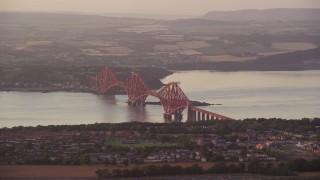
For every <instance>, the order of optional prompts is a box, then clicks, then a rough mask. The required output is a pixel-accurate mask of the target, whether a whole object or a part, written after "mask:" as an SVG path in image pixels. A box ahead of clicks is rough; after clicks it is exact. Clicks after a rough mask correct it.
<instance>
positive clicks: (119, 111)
mask: <svg viewBox="0 0 320 180" xmlns="http://www.w3.org/2000/svg"><path fill="white" fill-rule="evenodd" d="M162 81H163V82H164V83H168V82H171V81H177V82H180V86H181V88H182V89H183V91H184V92H185V93H186V94H187V96H188V97H189V99H191V100H198V101H205V102H209V103H214V104H222V105H215V106H206V107H202V108H203V109H206V110H209V111H212V112H215V113H218V114H222V115H225V116H229V117H232V118H235V119H244V118H256V117H265V118H273V117H278V118H294V119H300V118H304V117H308V118H313V117H320V71H299V72H211V71H185V72H176V73H174V74H173V75H170V76H168V77H167V78H165V79H163V80H162ZM126 99H127V97H126V96H125V95H117V96H100V95H94V94H89V93H66V92H55V93H36V92H0V127H12V126H19V125H23V126H37V125H49V124H89V123H95V122H99V123H100V122H110V123H116V122H127V121H148V122H163V118H162V113H163V109H162V106H158V105H148V106H146V107H131V106H128V105H127V104H126V103H125V102H126ZM147 101H158V100H157V99H155V98H153V97H148V98H147ZM185 116H186V115H184V118H186V117H185Z"/></svg>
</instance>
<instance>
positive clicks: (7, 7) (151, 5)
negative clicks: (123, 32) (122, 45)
mask: <svg viewBox="0 0 320 180" xmlns="http://www.w3.org/2000/svg"><path fill="white" fill-rule="evenodd" d="M182 4H183V6H182ZM272 8H320V1H318V0H280V1H279V0H269V1H263V2H262V1H256V0H224V1H221V0H162V1H159V0H90V1H88V0H0V11H43V12H76V13H94V14H159V15H203V14H205V13H207V12H209V11H234V10H243V9H272Z"/></svg>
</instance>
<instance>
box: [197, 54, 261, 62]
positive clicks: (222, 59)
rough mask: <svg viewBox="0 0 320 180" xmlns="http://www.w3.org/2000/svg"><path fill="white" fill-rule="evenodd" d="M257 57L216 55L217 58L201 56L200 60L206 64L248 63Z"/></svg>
mask: <svg viewBox="0 0 320 180" xmlns="http://www.w3.org/2000/svg"><path fill="white" fill-rule="evenodd" d="M256 58H257V56H250V57H236V56H231V55H218V56H202V57H201V59H202V60H205V61H208V62H227V61H233V62H240V61H248V60H252V59H256Z"/></svg>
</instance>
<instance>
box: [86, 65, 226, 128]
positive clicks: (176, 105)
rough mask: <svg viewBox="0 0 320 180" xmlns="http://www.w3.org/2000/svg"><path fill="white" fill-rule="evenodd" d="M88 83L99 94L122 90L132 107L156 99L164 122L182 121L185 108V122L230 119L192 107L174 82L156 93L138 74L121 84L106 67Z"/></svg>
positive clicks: (131, 75) (143, 104) (132, 75)
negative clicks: (117, 88) (115, 88)
mask: <svg viewBox="0 0 320 180" xmlns="http://www.w3.org/2000/svg"><path fill="white" fill-rule="evenodd" d="M90 82H91V84H92V86H93V88H94V89H95V90H96V91H98V93H100V94H106V93H108V91H109V90H110V89H111V88H112V87H115V86H118V87H122V88H124V89H125V91H126V93H127V95H128V104H129V105H133V106H145V105H146V103H145V101H146V98H147V96H154V97H156V98H158V99H159V100H160V102H161V104H162V106H163V109H164V115H163V117H164V120H165V121H166V122H171V121H178V122H180V121H182V119H183V118H182V111H183V110H184V109H186V108H187V109H188V117H187V121H204V120H214V119H217V120H226V119H231V118H228V117H226V116H222V115H219V114H216V113H213V112H209V111H206V110H203V109H200V108H197V107H194V106H192V104H191V103H190V101H189V99H188V97H187V96H186V95H185V94H184V92H183V91H182V89H181V88H180V87H179V85H178V84H177V83H175V82H171V83H168V84H166V85H165V86H163V87H162V88H160V89H159V90H158V91H154V90H150V89H149V88H148V86H147V85H146V83H145V82H144V80H143V78H142V76H141V75H140V74H138V73H131V74H130V75H129V77H128V78H127V79H126V80H125V81H124V82H121V81H119V80H118V79H117V78H116V76H115V75H114V73H113V72H112V71H111V69H110V68H109V67H107V66H106V67H104V69H103V70H102V71H101V72H100V73H99V74H98V75H96V76H90Z"/></svg>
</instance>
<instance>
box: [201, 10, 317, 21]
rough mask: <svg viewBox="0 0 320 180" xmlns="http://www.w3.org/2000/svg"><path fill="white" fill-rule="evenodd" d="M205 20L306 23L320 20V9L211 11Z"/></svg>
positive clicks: (205, 16)
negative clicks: (292, 21) (293, 21)
mask: <svg viewBox="0 0 320 180" xmlns="http://www.w3.org/2000/svg"><path fill="white" fill-rule="evenodd" d="M203 18H204V19H210V20H220V21H251V20H257V21H291V20H297V21H306V20H320V9H265V10H256V9H248V10H239V11H211V12H208V13H207V14H206V15H204V16H203Z"/></svg>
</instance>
